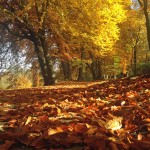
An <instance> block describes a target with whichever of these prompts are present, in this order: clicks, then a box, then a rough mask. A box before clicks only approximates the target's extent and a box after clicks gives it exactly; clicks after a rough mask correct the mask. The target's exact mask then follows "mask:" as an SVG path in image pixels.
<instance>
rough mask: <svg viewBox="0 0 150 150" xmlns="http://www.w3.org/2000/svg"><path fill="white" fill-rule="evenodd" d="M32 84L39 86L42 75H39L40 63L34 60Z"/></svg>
mask: <svg viewBox="0 0 150 150" xmlns="http://www.w3.org/2000/svg"><path fill="white" fill-rule="evenodd" d="M31 70H32V85H33V87H38V86H39V83H40V77H39V76H40V75H39V67H38V64H37V62H35V61H34V62H33V63H32V68H31Z"/></svg>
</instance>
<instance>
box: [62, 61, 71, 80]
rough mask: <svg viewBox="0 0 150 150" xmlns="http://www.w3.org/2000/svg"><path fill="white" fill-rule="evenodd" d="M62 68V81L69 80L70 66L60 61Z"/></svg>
mask: <svg viewBox="0 0 150 150" xmlns="http://www.w3.org/2000/svg"><path fill="white" fill-rule="evenodd" d="M62 68H63V73H64V80H70V79H71V75H70V64H69V62H68V61H62Z"/></svg>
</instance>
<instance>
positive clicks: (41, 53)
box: [34, 41, 54, 86]
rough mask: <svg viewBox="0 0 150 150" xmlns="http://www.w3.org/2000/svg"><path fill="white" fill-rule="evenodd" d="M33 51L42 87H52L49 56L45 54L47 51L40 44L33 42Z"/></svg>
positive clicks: (52, 80)
mask: <svg viewBox="0 0 150 150" xmlns="http://www.w3.org/2000/svg"><path fill="white" fill-rule="evenodd" d="M34 46H35V51H36V54H37V57H38V61H39V65H40V69H41V73H42V76H43V80H44V85H45V86H48V85H52V84H54V79H53V72H52V67H51V65H50V60H49V55H48V53H47V49H44V48H43V46H42V44H41V42H40V41H39V42H37V41H35V42H34Z"/></svg>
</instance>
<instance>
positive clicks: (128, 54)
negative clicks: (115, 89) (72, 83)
mask: <svg viewBox="0 0 150 150" xmlns="http://www.w3.org/2000/svg"><path fill="white" fill-rule="evenodd" d="M144 2H145V0H143V1H142V0H139V3H138V4H140V5H141V7H140V8H142V9H136V8H137V6H135V7H134V9H133V8H132V7H131V6H133V4H131V2H130V0H127V1H124V0H105V1H103V0H95V1H91V0H76V1H69V0H62V1H59V0H26V1H25V0H1V1H0V32H1V34H0V35H1V36H0V40H1V44H0V46H1V48H0V51H1V52H0V53H1V66H2V67H3V65H4V63H5V62H7V65H5V66H7V67H10V66H12V64H11V63H8V61H9V62H10V58H12V62H14V64H15V63H16V64H18V63H20V61H21V60H23V61H25V62H26V67H24V66H23V68H24V70H26V69H27V70H28V69H29V68H30V66H32V68H31V70H32V74H34V75H33V76H34V77H36V76H35V74H36V75H39V74H38V73H37V72H38V69H39V68H40V72H41V75H42V77H43V82H44V85H51V84H53V83H54V82H55V79H56V78H57V79H60V80H63V79H65V80H70V79H74V80H80V81H82V80H92V79H93V80H98V79H101V78H102V77H104V76H105V77H106V76H107V77H108V76H113V77H114V76H117V75H118V74H119V73H120V72H122V73H123V74H127V72H130V73H131V74H136V73H137V72H136V71H137V62H138V61H145V62H146V61H147V62H148V57H147V56H148V54H147V52H146V50H147V49H148V44H147V39H148V41H149V38H148V37H149V36H146V35H148V34H149V33H150V32H148V30H149V26H148V23H147V21H148V19H145V18H144V15H145V9H146V10H147V11H148V5H146V6H145V3H144ZM145 7H146V8H145ZM143 10H144V13H143ZM145 17H146V15H145ZM145 20H146V21H145ZM145 23H146V26H145ZM146 27H147V28H146ZM146 29H147V30H146ZM146 33H147V34H146ZM141 56H142V57H141ZM8 57H9V58H8ZM4 60H6V61H4ZM5 64H6V63H5ZM29 64H30V65H29ZM19 67H20V66H19ZM15 69H16V68H15ZM9 70H10V69H9ZM62 74H63V76H62ZM37 80H38V79H37ZM37 80H36V79H35V78H34V79H33V81H34V82H33V84H34V86H36V85H37V83H38V82H37Z"/></svg>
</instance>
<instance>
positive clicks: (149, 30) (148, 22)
mask: <svg viewBox="0 0 150 150" xmlns="http://www.w3.org/2000/svg"><path fill="white" fill-rule="evenodd" d="M144 15H145V19H146V29H147V40H148V46H149V49H150V19H149V14H148V0H144Z"/></svg>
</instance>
